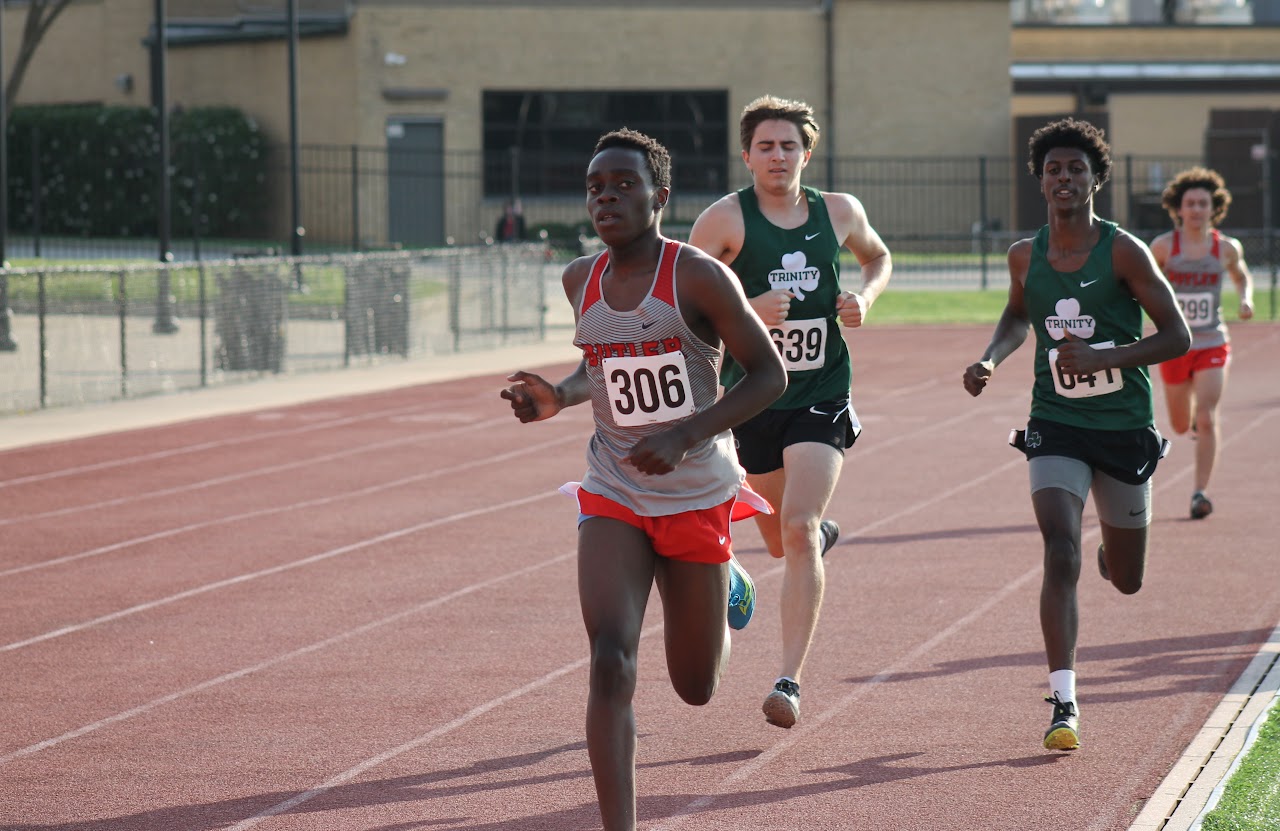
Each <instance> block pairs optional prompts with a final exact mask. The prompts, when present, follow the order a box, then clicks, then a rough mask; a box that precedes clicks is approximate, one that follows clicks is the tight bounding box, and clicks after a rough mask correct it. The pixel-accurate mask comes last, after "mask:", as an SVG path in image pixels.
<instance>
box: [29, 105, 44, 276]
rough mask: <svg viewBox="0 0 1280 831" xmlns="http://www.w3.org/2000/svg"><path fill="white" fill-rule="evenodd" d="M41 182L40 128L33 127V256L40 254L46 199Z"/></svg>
mask: <svg viewBox="0 0 1280 831" xmlns="http://www.w3.org/2000/svg"><path fill="white" fill-rule="evenodd" d="M40 190H41V184H40V128H39V127H32V128H31V256H33V257H39V256H40V253H41V252H40V236H41V234H42V231H43V229H41V227H40V219H41V216H40V214H41V209H42V208H43V207H44V200H43V199H42V198H41V193H40Z"/></svg>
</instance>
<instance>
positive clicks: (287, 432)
mask: <svg viewBox="0 0 1280 831" xmlns="http://www.w3.org/2000/svg"><path fill="white" fill-rule="evenodd" d="M423 409H424V405H423V404H422V403H417V404H412V405H409V406H406V407H393V408H391V409H386V410H378V411H376V412H372V413H363V414H360V415H354V416H347V417H345V418H338V419H334V420H333V421H325V422H316V423H313V424H307V425H304V426H302V427H287V428H283V429H280V430H266V431H263V432H261V433H251V434H249V435H240V436H234V437H232V438H228V439H216V440H213V441H204V442H197V443H196V444H187V445H182V446H181V447H172V448H169V449H168V450H156V451H153V452H151V453H141V454H139V455H136V456H122V457H121V458H118V459H110V460H108V461H104V462H94V463H93V464H87V465H76V466H74V467H67V468H61V469H59V470H49V471H45V472H44V473H32V474H29V475H27V476H15V477H14V478H12V479H3V480H0V488H9V487H13V486H15V485H28V484H31V483H32V482H47V481H49V480H50V479H61V478H64V477H67V476H75V475H77V474H80V473H91V472H94V471H98V470H110V469H111V468H116V467H124V466H126V465H134V464H141V463H143V462H152V461H156V460H158V459H171V458H173V457H174V456H182V455H185V454H188V453H200V452H202V451H205V450H217V449H218V448H220V447H233V446H235V445H237V444H248V443H250V442H255V441H263V440H265V439H274V438H279V437H281V436H293V435H298V434H300V433H311V432H315V431H317V430H331V429H333V428H336V427H345V426H347V425H349V424H358V423H359V422H362V421H372V420H375V419H379V418H391V417H394V416H396V415H400V414H403V413H412V412H417V411H422V410H423ZM216 417H217V418H224V417H228V416H216ZM152 429H158V428H152ZM95 438H102V437H101V436H98V437H95ZM20 449H21V448H19V449H18V450H20ZM6 452H16V451H6ZM0 455H2V454H0Z"/></svg>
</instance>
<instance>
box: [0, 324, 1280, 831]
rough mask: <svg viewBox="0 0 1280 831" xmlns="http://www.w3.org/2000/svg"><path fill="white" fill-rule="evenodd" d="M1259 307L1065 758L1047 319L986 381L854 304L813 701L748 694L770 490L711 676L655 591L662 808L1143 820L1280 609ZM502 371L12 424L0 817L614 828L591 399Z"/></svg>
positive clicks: (243, 824)
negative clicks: (730, 630) (707, 688)
mask: <svg viewBox="0 0 1280 831" xmlns="http://www.w3.org/2000/svg"><path fill="white" fill-rule="evenodd" d="M1233 334H1234V336H1235V355H1236V362H1235V365H1234V367H1233V369H1232V377H1231V381H1230V386H1229V389H1228V396H1227V399H1226V401H1225V402H1224V404H1223V420H1224V423H1225V427H1224V433H1225V442H1224V446H1223V449H1222V457H1221V462H1220V465H1219V470H1218V472H1217V474H1216V476H1215V482H1214V487H1213V489H1212V494H1213V497H1214V499H1215V503H1216V505H1217V513H1215V514H1214V515H1213V517H1211V518H1210V519H1209V520H1207V521H1204V522H1191V521H1189V520H1186V519H1184V517H1185V511H1186V506H1187V501H1188V498H1189V494H1190V486H1191V482H1190V464H1191V460H1192V454H1191V450H1190V445H1189V444H1188V442H1187V441H1186V440H1185V439H1181V440H1177V441H1175V448H1174V452H1173V453H1172V455H1171V456H1170V457H1169V458H1168V459H1166V460H1165V462H1163V463H1162V465H1161V468H1160V471H1159V472H1158V473H1157V475H1156V480H1155V482H1156V486H1155V491H1156V507H1157V515H1158V519H1157V521H1156V523H1155V526H1154V529H1153V554H1152V556H1151V561H1150V566H1149V570H1148V580H1147V584H1146V586H1145V587H1144V589H1143V591H1142V592H1141V593H1140V594H1138V595H1137V596H1134V597H1124V596H1121V595H1120V594H1119V593H1117V592H1115V591H1114V590H1112V589H1111V588H1110V587H1109V586H1108V585H1106V584H1104V583H1103V582H1102V580H1101V579H1100V578H1099V577H1098V576H1097V574H1096V573H1095V572H1094V571H1093V570H1092V569H1091V568H1088V567H1087V568H1086V570H1085V573H1084V574H1083V576H1082V580H1081V589H1080V601H1081V607H1082V608H1081V618H1082V625H1081V636H1080V643H1081V649H1080V652H1079V658H1080V662H1079V667H1078V669H1079V672H1080V695H1081V704H1082V710H1083V725H1082V739H1083V743H1084V747H1083V748H1082V749H1081V750H1080V751H1078V752H1076V753H1074V754H1061V753H1048V752H1046V751H1044V750H1042V749H1041V748H1040V744H1039V743H1040V737H1041V732H1042V730H1043V728H1044V726H1045V724H1046V723H1047V719H1048V716H1049V712H1050V710H1049V707H1048V705H1046V704H1044V703H1043V702H1042V700H1041V699H1042V697H1043V695H1044V693H1045V687H1046V683H1047V681H1046V671H1045V666H1044V659H1043V653H1042V645H1041V641H1040V633H1039V627H1038V623H1037V612H1036V603H1037V594H1038V587H1039V576H1040V562H1039V561H1040V543H1039V537H1038V534H1037V532H1036V530H1035V527H1034V521H1033V518H1032V515H1031V508H1030V500H1029V498H1028V496H1027V493H1026V473H1025V463H1024V462H1023V461H1022V457H1021V456H1020V455H1019V454H1018V453H1016V452H1015V451H1013V450H1012V449H1010V448H1009V447H1007V446H1006V445H1005V439H1006V436H1007V433H1008V430H1009V428H1010V427H1012V426H1015V425H1017V424H1019V423H1020V422H1022V421H1023V420H1024V419H1025V415H1026V410H1027V403H1028V395H1029V387H1030V369H1029V360H1030V354H1031V350H1030V348H1028V347H1024V349H1023V350H1021V352H1020V353H1019V354H1018V355H1016V356H1015V357H1014V358H1013V359H1011V360H1010V361H1009V363H1008V364H1007V365H1006V366H1005V367H1002V368H1001V370H1000V371H999V372H998V373H997V376H996V378H995V380H994V381H993V384H992V386H991V387H989V388H988V391H987V392H986V393H985V394H984V395H983V396H982V397H981V398H979V399H971V398H970V397H969V396H968V395H967V394H965V393H964V391H963V389H962V387H961V384H960V377H961V373H962V371H963V368H964V366H965V364H966V363H967V362H968V361H969V360H971V359H972V358H973V357H974V356H976V355H977V354H979V353H980V351H981V349H982V348H983V346H984V345H985V343H986V339H987V335H988V330H987V328H986V327H983V328H969V327H960V328H944V329H930V330H922V329H910V328H900V329H899V328H872V329H869V330H864V331H861V332H858V333H855V334H853V335H851V342H852V344H853V350H854V359H855V372H856V378H855V391H856V396H855V403H856V406H857V408H858V411H859V414H860V415H861V417H862V420H863V422H864V424H865V427H866V430H865V433H864V435H863V438H862V439H861V441H860V442H859V443H858V445H857V447H856V449H855V450H854V451H852V452H851V453H850V454H849V457H848V461H847V466H846V472H845V475H844V477H843V479H842V482H841V484H840V486H839V490H838V491H837V493H836V496H835V500H834V502H833V504H832V507H831V510H830V515H831V516H832V517H834V518H835V519H837V520H839V522H840V524H841V525H842V526H843V527H844V529H845V535H844V537H843V538H842V540H841V542H840V544H839V545H838V546H837V548H836V549H835V550H834V551H833V552H832V553H831V554H830V555H828V558H827V564H828V568H827V575H828V588H827V603H826V607H825V609H824V613H823V618H822V621H821V623H820V625H819V631H818V635H817V639H816V644H815V647H814V650H813V653H812V656H811V659H810V663H809V665H808V667H807V669H806V675H805V685H804V699H803V703H804V710H803V713H802V721H801V724H800V725H798V726H797V727H796V728H795V729H793V730H791V731H782V730H778V729H775V728H772V727H769V726H767V725H765V723H764V720H763V716H762V715H761V714H760V711H759V706H760V702H761V700H762V698H763V696H764V694H765V693H766V692H767V691H768V689H769V687H770V685H771V683H772V680H773V678H774V675H775V669H776V666H775V665H776V663H777V660H778V649H779V644H778V632H777V629H778V610H777V607H776V605H775V603H776V596H777V592H778V589H779V583H780V578H781V566H780V565H779V564H778V563H777V562H776V561H774V560H772V559H770V558H769V557H768V555H767V554H766V553H765V552H764V550H763V549H762V547H761V545H760V540H759V536H758V535H757V534H756V532H755V529H754V527H752V526H751V525H750V524H749V523H744V524H743V526H741V527H740V530H739V533H738V537H739V538H738V548H739V552H740V556H741V559H742V561H743V562H744V563H745V564H746V566H747V567H748V569H750V570H751V571H752V572H753V574H754V576H755V578H756V581H757V586H758V589H759V592H760V600H759V605H758V608H757V612H756V616H755V620H754V621H753V623H752V624H751V626H750V627H749V628H748V629H746V630H745V631H743V632H741V633H738V634H736V635H735V640H734V649H733V656H732V659H731V662H730V666H729V669H728V672H727V675H726V677H725V679H724V683H723V686H722V688H721V690H720V692H719V694H718V695H717V697H716V699H715V700H714V701H713V702H712V703H711V704H709V705H708V706H706V707H702V708H693V707H689V706H686V705H684V704H683V703H681V702H680V701H679V699H678V698H677V697H676V695H675V694H674V693H673V692H672V691H671V689H670V685H669V683H668V679H667V678H666V674H665V666H664V662H663V659H662V650H661V637H660V634H661V631H660V630H661V615H660V614H658V610H657V608H656V603H657V600H656V592H655V593H654V594H655V600H654V604H655V606H654V608H651V609H650V613H649V617H648V621H649V626H648V628H647V629H646V635H645V640H644V642H643V645H642V650H641V666H640V686H639V692H638V697H637V701H636V707H637V715H638V723H639V726H640V732H641V738H640V744H639V788H640V800H639V810H640V817H641V820H642V821H641V827H642V828H644V829H647V831H657V830H658V829H663V830H664V831H667V830H668V829H723V828H773V827H781V828H794V829H806V831H814V830H821V829H912V830H913V831H914V829H924V830H925V831H928V830H929V829H948V830H950V829H984V831H990V830H991V829H1029V828H1057V829H1098V830H1099V831H1101V830H1102V829H1125V828H1127V827H1128V825H1129V823H1130V821H1131V820H1132V818H1133V817H1134V816H1136V814H1137V812H1138V811H1139V810H1140V809H1141V807H1142V805H1143V803H1144V801H1145V800H1146V799H1147V798H1148V797H1149V796H1150V795H1151V794H1152V793H1153V791H1154V790H1155V788H1156V786H1157V785H1158V784H1159V783H1160V781H1161V779H1162V778H1163V777H1164V775H1165V774H1166V772H1167V771H1168V770H1169V769H1170V767H1171V766H1172V765H1173V764H1174V762H1176V761H1177V758H1178V756H1179V754H1180V752H1181V751H1182V749H1183V748H1184V747H1185V746H1186V745H1187V743H1188V742H1189V741H1190V739H1191V738H1192V737H1193V736H1194V735H1195V733H1196V731H1197V730H1198V729H1199V728H1200V727H1201V725H1202V724H1203V723H1204V721H1205V718H1206V717H1207V716H1208V715H1209V713H1210V712H1211V711H1212V709H1213V708H1214V707H1215V705H1216V704H1217V703H1218V701H1219V699H1220V698H1221V696H1222V695H1223V694H1224V693H1225V692H1226V691H1227V690H1228V688H1229V687H1230V686H1231V683H1232V682H1233V681H1234V680H1235V678H1236V677H1237V676H1238V675H1239V673H1240V672H1241V671H1242V670H1243V669H1244V667H1245V665H1246V664H1247V663H1248V661H1249V660H1250V659H1251V657H1252V656H1253V655H1254V653H1255V652H1256V651H1257V649H1258V648H1259V646H1260V645H1261V644H1263V643H1264V642H1265V641H1266V639H1267V637H1268V635H1269V634H1270V633H1271V631H1272V629H1273V628H1274V627H1275V626H1276V623H1277V621H1278V620H1280V593H1277V592H1276V591H1275V587H1276V586H1277V585H1280V560H1277V558H1276V557H1275V539H1276V538H1277V536H1280V520H1278V519H1277V512H1276V511H1275V503H1274V498H1275V494H1276V493H1277V492H1280V465H1276V464H1275V463H1274V460H1275V459H1276V458H1277V455H1278V454H1280V418H1278V414H1280V396H1278V395H1277V393H1276V391H1275V377H1276V375H1275V365H1274V357H1273V356H1274V355H1275V354H1276V350H1277V347H1278V346H1280V326H1276V325H1274V324H1250V325H1247V326H1246V325H1240V326H1237V327H1235V328H1234V329H1233ZM514 368H515V367H511V369H514ZM567 369H568V367H556V368H554V369H552V370H549V371H548V372H547V374H548V375H549V376H553V377H557V378H558V377H559V375H560V374H562V372H563V371H566V370H567ZM504 374H505V373H504ZM502 385H503V382H502V374H494V375H492V376H488V377H481V378H473V379H468V380H459V381H449V382H442V383H437V384H431V385H427V386H421V387H415V388H408V389H399V390H395V391H392V392H384V393H378V394H370V395H363V396H359V397H350V398H339V399H333V400H328V401H323V402H319V403H312V404H307V405H301V406H292V407H285V408H279V409H272V410H269V411H261V412H253V413H247V414H241V415H233V416H223V417H217V418H210V419H205V420H198V421H190V422H186V423H182V424H176V425H172V426H166V427H160V428H152V429H147V430H139V431H133V432H123V433H116V434H111V435H104V436H97V437H93V438H86V439H82V440H75V441H68V442H62V443H57V444H49V445H43V446H37V447H30V448H25V449H18V450H13V451H9V452H5V453H0V534H2V535H3V537H2V539H3V540H4V545H3V547H2V548H0V592H3V594H2V596H3V598H4V602H3V604H0V701H2V702H3V706H4V709H3V722H0V723H2V724H3V730H2V731H0V828H4V829H11V830H12V831H34V830H35V829H41V830H42V831H52V830H53V829H57V831H141V829H163V830H164V831H206V830H211V829H248V828H260V829H264V831H277V829H279V830H281V831H285V830H287V831H300V830H301V829H323V830H324V831H350V829H366V830H367V831H374V830H375V829H376V831H409V829H430V830H431V831H435V830H436V829H466V831H488V830H489V829H494V830H496V829H502V830H503V831H535V829H539V830H540V829H546V831H576V830H577V829H593V828H598V827H599V824H598V820H597V815H596V809H595V803H594V792H593V789H592V784H591V778H590V768H589V765H588V762H587V757H586V751H585V748H584V744H583V711H584V706H585V696H586V673H585V655H586V638H585V635H584V634H583V631H582V624H581V619H580V616H579V612H578V603H577V595H576V587H575V565H574V557H573V551H574V516H575V510H574V506H573V504H572V503H571V502H570V501H569V500H568V499H566V498H565V497H563V496H560V495H558V494H557V493H556V492H555V489H556V487H557V486H558V485H560V484H561V483H562V482H563V481H566V480H569V479H576V478H578V477H579V476H580V475H581V473H582V451H583V446H584V443H585V441H586V438H587V436H588V434H589V431H590V413H589V410H588V408H585V407H581V408H577V409H576V410H575V411H569V412H566V413H564V414H562V415H561V416H560V417H557V418H555V419H553V420H551V421H549V422H545V423H541V424H535V425H520V424H518V423H517V422H516V421H515V420H514V419H513V418H511V416H510V415H509V413H508V409H507V407H506V404H505V402H503V401H501V400H499V399H498V397H497V392H498V390H499V389H500V388H501V386H502ZM1157 393H1159V391H1158V390H1157ZM1159 423H1161V424H1163V423H1164V422H1163V414H1162V415H1161V421H1160V422H1159ZM1086 515H1087V517H1088V518H1089V519H1090V522H1089V523H1088V526H1087V531H1086V544H1089V543H1092V542H1093V541H1095V540H1096V538H1097V536H1096V535H1097V532H1096V523H1094V522H1093V521H1092V509H1091V508H1090V509H1088V510H1087V511H1086ZM1086 560H1089V558H1086Z"/></svg>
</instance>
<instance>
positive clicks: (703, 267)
mask: <svg viewBox="0 0 1280 831" xmlns="http://www.w3.org/2000/svg"><path fill="white" fill-rule="evenodd" d="M677 264H678V267H679V269H680V281H681V282H682V283H684V282H686V281H689V280H695V281H698V282H711V283H715V282H719V281H722V280H723V281H730V282H733V281H735V280H736V278H735V277H734V275H733V272H732V271H730V270H729V267H728V266H727V265H725V264H724V263H722V262H720V261H719V260H718V259H716V258H715V257H713V256H711V255H710V254H708V253H707V252H706V251H703V250H702V249H701V248H698V247H697V246H696V245H693V244H687V245H682V246H681V247H680V259H679V260H678V261H677Z"/></svg>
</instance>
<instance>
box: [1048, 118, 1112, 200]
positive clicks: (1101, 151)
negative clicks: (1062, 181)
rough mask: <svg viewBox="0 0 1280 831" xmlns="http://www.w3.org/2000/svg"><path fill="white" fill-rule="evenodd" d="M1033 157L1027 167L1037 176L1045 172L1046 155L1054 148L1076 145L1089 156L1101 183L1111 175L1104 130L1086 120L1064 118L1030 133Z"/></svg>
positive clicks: (1109, 154) (1094, 172)
mask: <svg viewBox="0 0 1280 831" xmlns="http://www.w3.org/2000/svg"><path fill="white" fill-rule="evenodd" d="M1027 147H1028V149H1029V150H1030V151H1031V158H1030V159H1028V160H1027V168H1028V169H1029V170H1030V171H1031V175H1032V176H1035V177H1036V178H1037V179H1039V178H1040V177H1041V175H1043V174H1044V157H1045V156H1047V155H1048V154H1049V151H1050V150H1053V149H1054V148H1055V147H1073V148H1075V149H1077V150H1083V151H1084V153H1085V155H1086V156H1088V157H1089V167H1090V168H1092V169H1093V175H1094V176H1095V177H1096V178H1097V181H1098V184H1099V185H1101V184H1103V183H1104V182H1106V181H1107V179H1108V178H1110V176H1111V147H1110V146H1109V145H1108V144H1107V140H1106V138H1105V137H1104V134H1103V131H1102V130H1101V129H1099V128H1098V127H1095V126H1093V125H1092V124H1090V123H1089V122H1087V121H1077V120H1076V119H1074V118H1064V119H1062V120H1060V121H1054V122H1051V123H1049V124H1046V125H1044V126H1043V127H1041V128H1040V129H1039V130H1036V131H1035V132H1034V133H1032V134H1031V141H1029V142H1028V143H1027Z"/></svg>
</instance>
